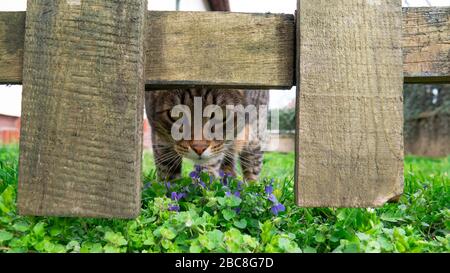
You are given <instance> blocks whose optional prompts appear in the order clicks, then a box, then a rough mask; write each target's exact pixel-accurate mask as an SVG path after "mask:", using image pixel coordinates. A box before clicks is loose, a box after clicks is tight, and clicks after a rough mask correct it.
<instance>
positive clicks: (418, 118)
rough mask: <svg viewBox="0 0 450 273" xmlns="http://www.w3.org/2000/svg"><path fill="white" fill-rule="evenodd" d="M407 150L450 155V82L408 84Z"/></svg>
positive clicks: (406, 104) (426, 153)
mask: <svg viewBox="0 0 450 273" xmlns="http://www.w3.org/2000/svg"><path fill="white" fill-rule="evenodd" d="M404 117H405V131H404V134H405V152H406V153H410V154H415V155H422V156H438V157H439V156H447V155H448V154H450V85H419V84H414V85H409V84H407V85H405V87H404Z"/></svg>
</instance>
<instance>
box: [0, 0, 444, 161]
mask: <svg viewBox="0 0 450 273" xmlns="http://www.w3.org/2000/svg"><path fill="white" fill-rule="evenodd" d="M148 2H149V9H150V10H183V11H208V10H209V11H230V10H231V11H233V12H262V13H264V12H271V13H291V14H293V13H294V12H295V9H296V5H297V0H277V1H276V0H258V1H255V0H148ZM402 3H403V6H405V7H412V6H450V0H403V1H402ZM24 10H26V0H2V1H1V2H0V11H24ZM0 57H1V56H0ZM21 91H22V87H21V86H0V143H3V144H9V143H14V142H18V140H19V128H20V112H21ZM404 96H405V98H404V103H405V105H404V106H405V107H404V114H405V125H404V126H405V153H406V154H414V155H419V156H429V157H442V156H447V155H448V154H450V85H419V84H415V85H405V87H404ZM270 97H271V98H270V100H271V103H270V106H269V107H270V109H272V110H274V109H276V110H278V111H279V115H280V121H279V125H280V132H279V134H278V132H276V133H274V134H273V135H272V139H273V140H274V143H279V145H273V146H270V145H269V150H272V151H279V152H291V151H293V150H294V143H295V142H294V130H295V88H293V89H292V90H270ZM144 131H145V134H144V146H145V148H150V145H151V143H150V134H151V132H150V128H149V126H148V123H147V121H145V122H144ZM275 138H277V139H275Z"/></svg>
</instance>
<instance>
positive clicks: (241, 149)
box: [145, 88, 269, 180]
mask: <svg viewBox="0 0 450 273" xmlns="http://www.w3.org/2000/svg"><path fill="white" fill-rule="evenodd" d="M194 97H201V98H202V106H203V109H204V108H205V107H206V106H207V105H212V104H214V105H218V106H220V107H221V108H223V109H225V106H226V105H243V106H244V107H245V106H247V105H249V104H250V105H255V106H256V107H258V106H260V105H268V102H269V92H268V91H264V90H237V89H236V90H229V89H227V90H222V89H209V88H191V89H178V90H158V91H148V92H146V96H145V99H146V112H147V117H148V120H149V123H150V126H151V129H152V144H153V154H154V158H155V163H156V167H157V173H158V176H159V178H160V179H164V180H170V179H175V178H178V177H179V176H180V174H181V164H182V158H189V159H192V160H193V161H194V163H195V164H198V165H201V166H202V167H204V168H206V169H207V170H208V171H209V172H210V173H212V174H214V175H217V174H218V172H219V170H223V171H224V172H225V173H230V174H232V175H235V174H236V172H235V162H236V160H237V158H239V161H240V164H241V167H242V171H243V176H244V179H245V180H257V179H258V176H259V174H260V172H261V167H262V160H263V152H262V150H261V143H260V140H259V139H258V138H252V139H251V140H249V138H248V137H246V138H245V140H244V141H239V140H226V139H225V140H211V141H208V140H205V139H202V140H181V141H175V140H174V139H173V138H172V136H171V128H172V125H173V123H174V122H175V120H174V118H173V117H171V110H172V108H173V107H174V106H176V105H186V106H188V107H189V108H190V110H191V112H192V113H194V109H193V108H194V107H193V105H194ZM203 109H202V112H203ZM224 112H225V110H224ZM246 121H248V120H247V119H246ZM206 122H207V118H203V124H205V123H206ZM248 126H249V124H248V122H247V123H246V127H245V129H246V130H247V132H248V130H250V128H248ZM237 130H239V129H237ZM244 131H245V130H244V129H243V130H239V132H237V133H243V132H244ZM200 154H201V155H200ZM201 156H203V157H204V158H203V159H201V160H200V157H201Z"/></svg>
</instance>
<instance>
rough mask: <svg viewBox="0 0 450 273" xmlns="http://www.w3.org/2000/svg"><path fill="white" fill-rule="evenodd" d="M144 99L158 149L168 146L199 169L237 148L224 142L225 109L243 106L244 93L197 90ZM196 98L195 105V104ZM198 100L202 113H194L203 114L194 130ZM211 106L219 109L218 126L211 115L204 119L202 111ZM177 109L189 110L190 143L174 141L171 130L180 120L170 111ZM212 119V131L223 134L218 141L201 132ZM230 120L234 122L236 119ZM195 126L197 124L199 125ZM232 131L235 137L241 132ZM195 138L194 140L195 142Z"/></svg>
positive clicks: (159, 93) (164, 92)
mask: <svg viewBox="0 0 450 273" xmlns="http://www.w3.org/2000/svg"><path fill="white" fill-rule="evenodd" d="M146 96H147V98H146V108H147V116H148V118H149V121H150V124H151V126H152V129H153V131H152V133H153V134H155V138H157V139H158V140H159V141H158V143H157V145H170V146H172V147H173V149H174V150H175V151H176V153H177V154H179V155H180V156H182V157H184V158H188V159H191V160H193V161H194V162H195V163H196V164H199V165H204V164H208V163H210V162H214V161H217V160H221V159H222V158H223V157H224V156H225V155H226V153H228V152H230V147H231V146H233V147H235V146H239V145H238V142H237V141H236V140H232V139H227V138H226V131H225V130H227V129H226V126H225V124H226V123H227V115H226V106H227V105H239V104H244V103H245V100H246V98H245V94H244V91H242V90H220V89H206V88H196V89H182V90H170V91H169V90H162V91H149V92H146ZM196 98H197V104H195V101H196ZM199 100H201V109H197V111H198V110H200V113H201V114H202V117H201V126H197V127H195V126H194V124H193V123H194V122H193V121H194V119H195V116H194V115H195V111H196V109H195V106H196V107H198V102H199ZM210 105H216V106H219V107H220V108H221V109H222V112H223V118H222V119H220V120H222V122H221V124H219V123H217V121H218V120H219V119H217V117H215V115H214V114H212V115H211V116H210V117H203V113H204V110H205V109H206V108H207V107H208V106H210ZM176 106H178V107H179V106H182V107H184V109H189V113H190V123H189V125H190V126H188V127H187V128H189V130H190V136H191V139H186V138H184V139H181V140H176V139H174V137H173V134H172V128H173V126H174V124H175V123H177V121H178V122H180V117H181V115H180V116H178V117H177V116H175V117H174V115H173V109H174V107H176ZM185 117H186V116H185ZM214 118H216V124H217V126H216V127H214V128H215V129H216V130H222V135H223V138H221V139H217V138H212V139H211V137H209V138H208V137H206V136H205V135H204V130H203V128H204V127H205V125H206V124H207V123H208V122H210V121H211V119H214ZM228 118H230V117H228ZM232 118H234V119H236V116H233V117H232ZM197 120H198V119H197ZM197 123H198V124H199V123H200V122H197ZM234 124H236V122H234ZM199 129H200V130H199ZM228 129H229V128H228ZM233 130H234V133H235V134H238V133H239V132H240V131H242V128H233ZM212 131H214V129H213V130H212ZM194 136H197V137H196V138H194ZM235 136H236V135H235Z"/></svg>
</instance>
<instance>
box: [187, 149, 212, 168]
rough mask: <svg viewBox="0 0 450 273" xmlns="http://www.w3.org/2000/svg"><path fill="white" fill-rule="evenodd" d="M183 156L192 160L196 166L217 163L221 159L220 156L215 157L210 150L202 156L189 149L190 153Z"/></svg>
mask: <svg viewBox="0 0 450 273" xmlns="http://www.w3.org/2000/svg"><path fill="white" fill-rule="evenodd" d="M182 156H183V157H184V158H187V159H189V160H191V161H192V162H193V163H194V164H195V165H208V164H210V163H214V162H216V161H217V160H218V159H219V157H218V155H217V154H216V155H213V154H212V153H211V150H210V149H209V148H208V149H206V150H205V151H204V152H203V153H202V154H200V155H199V154H198V153H196V152H194V151H193V150H192V149H189V150H188V152H187V153H185V154H183V155H182Z"/></svg>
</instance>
